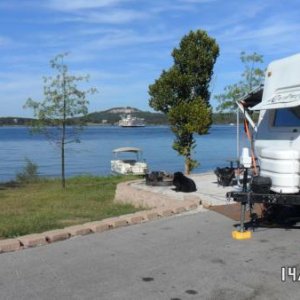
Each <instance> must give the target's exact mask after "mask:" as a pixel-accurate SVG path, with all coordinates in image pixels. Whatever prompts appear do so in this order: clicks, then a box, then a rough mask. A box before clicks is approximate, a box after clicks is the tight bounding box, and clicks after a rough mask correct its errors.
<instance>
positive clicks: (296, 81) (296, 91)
mask: <svg viewBox="0 0 300 300" xmlns="http://www.w3.org/2000/svg"><path fill="white" fill-rule="evenodd" d="M299 105H300V54H296V55H293V56H289V57H287V58H284V59H280V60H276V61H274V62H272V63H271V64H269V66H268V69H267V72H266V79H265V84H264V92H263V98H262V101H261V103H259V104H257V105H255V106H254V107H252V108H250V109H251V110H268V109H278V108H288V107H295V106H299Z"/></svg>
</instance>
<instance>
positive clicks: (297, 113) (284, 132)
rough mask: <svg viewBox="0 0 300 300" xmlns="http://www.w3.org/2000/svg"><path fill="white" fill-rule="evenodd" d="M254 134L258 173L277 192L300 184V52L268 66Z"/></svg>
mask: <svg viewBox="0 0 300 300" xmlns="http://www.w3.org/2000/svg"><path fill="white" fill-rule="evenodd" d="M251 109H252V110H260V116H259V122H258V125H257V129H256V133H255V135H254V140H255V141H254V145H255V152H256V155H257V158H258V161H259V164H260V175H261V176H266V177H270V178H271V181H272V186H271V190H272V191H274V192H276V193H283V194H289V193H298V192H299V188H300V176H299V173H300V54H297V55H294V56H291V57H287V58H284V59H281V60H277V61H274V62H272V63H271V64H270V65H269V66H268V69H267V72H266V78H265V84H264V90H263V97H262V101H261V103H259V104H258V105H256V106H254V107H253V108H251Z"/></svg>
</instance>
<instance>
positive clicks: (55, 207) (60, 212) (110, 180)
mask: <svg viewBox="0 0 300 300" xmlns="http://www.w3.org/2000/svg"><path fill="white" fill-rule="evenodd" d="M131 179H136V177H125V176H111V177H89V176H85V177H74V178H70V179H67V188H66V190H63V189H62V188H61V182H60V180H59V179H47V180H41V181H38V182H36V183H30V184H27V185H23V186H16V187H10V186H9V185H5V184H2V185H1V186H0V239H1V238H8V237H15V236H20V235H25V234H29V233H38V232H43V231H46V230H50V229H57V228H64V227H66V226H70V225H75V224H82V223H85V222H89V221H95V220H101V219H104V218H107V217H112V216H119V215H122V214H127V213H132V212H135V211H137V210H138V209H136V208H134V207H133V206H131V205H123V204H115V203H113V198H114V194H115V189H116V185H117V184H118V183H119V182H122V181H126V180H131Z"/></svg>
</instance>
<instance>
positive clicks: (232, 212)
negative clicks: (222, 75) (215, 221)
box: [208, 203, 262, 222]
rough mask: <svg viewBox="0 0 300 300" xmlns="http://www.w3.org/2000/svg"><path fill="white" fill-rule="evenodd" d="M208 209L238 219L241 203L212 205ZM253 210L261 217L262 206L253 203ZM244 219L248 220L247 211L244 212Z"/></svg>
mask: <svg viewBox="0 0 300 300" xmlns="http://www.w3.org/2000/svg"><path fill="white" fill-rule="evenodd" d="M208 209H210V210H212V211H215V212H217V213H219V214H221V215H224V216H226V217H228V218H230V219H232V220H234V221H240V216H241V205H240V204H239V203H234V204H225V205H214V206H210V207H209V208H208ZM253 212H254V213H256V214H257V215H258V217H261V212H262V207H261V206H260V205H258V204H255V205H254V209H253ZM246 221H247V222H248V221H250V214H249V211H247V212H246Z"/></svg>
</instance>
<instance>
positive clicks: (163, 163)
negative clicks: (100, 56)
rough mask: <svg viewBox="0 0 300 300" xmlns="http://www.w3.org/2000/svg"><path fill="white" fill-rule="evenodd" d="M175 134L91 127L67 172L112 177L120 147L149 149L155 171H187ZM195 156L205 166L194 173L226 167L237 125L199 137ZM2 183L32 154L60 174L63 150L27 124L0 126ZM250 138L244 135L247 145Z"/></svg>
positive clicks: (72, 150) (162, 129)
mask: <svg viewBox="0 0 300 300" xmlns="http://www.w3.org/2000/svg"><path fill="white" fill-rule="evenodd" d="M173 139H174V136H173V134H172V132H171V131H170V129H169V128H168V127H167V126H148V127H144V128H120V127H115V126H89V127H87V128H86V129H85V130H84V131H83V132H82V134H81V143H79V144H69V145H68V146H67V149H66V174H67V176H71V175H81V174H93V175H108V174H110V160H111V159H112V158H113V155H112V150H113V149H115V148H118V147H127V146H133V147H139V148H142V149H143V158H144V159H146V161H147V163H148V165H149V167H150V170H152V171H153V170H165V171H168V172H175V171H183V170H184V163H183V159H182V157H180V156H178V155H177V152H176V151H174V150H173V149H172V143H173ZM196 140H197V147H196V148H195V154H194V157H195V158H196V159H197V160H198V161H199V162H200V166H199V167H198V168H197V169H195V170H194V171H193V172H194V173H199V172H205V171H209V170H213V169H214V168H216V167H217V166H226V165H228V162H226V160H227V159H229V158H234V157H235V156H236V127H235V126H221V125H220V126H217V125H215V126H212V128H211V129H210V132H209V134H208V135H204V136H197V137H196ZM0 141H1V144H0V181H7V180H11V179H14V178H15V175H16V173H17V172H19V171H21V170H22V168H23V167H24V166H25V164H26V162H25V159H26V158H28V159H30V160H31V161H33V162H34V163H36V164H37V165H38V167H39V169H38V172H39V173H40V175H42V176H59V174H60V156H59V155H60V151H59V148H57V147H56V146H55V145H53V144H50V143H49V142H48V141H47V140H46V139H45V137H44V136H43V135H31V134H30V131H29V129H28V128H26V127H0ZM244 142H245V141H244V140H243V138H242V139H241V143H244Z"/></svg>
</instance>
